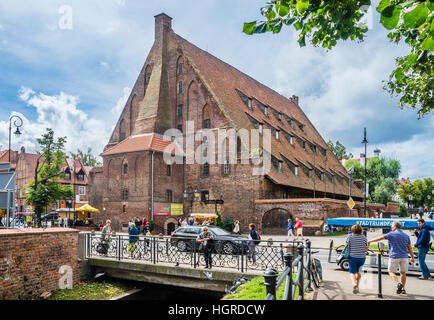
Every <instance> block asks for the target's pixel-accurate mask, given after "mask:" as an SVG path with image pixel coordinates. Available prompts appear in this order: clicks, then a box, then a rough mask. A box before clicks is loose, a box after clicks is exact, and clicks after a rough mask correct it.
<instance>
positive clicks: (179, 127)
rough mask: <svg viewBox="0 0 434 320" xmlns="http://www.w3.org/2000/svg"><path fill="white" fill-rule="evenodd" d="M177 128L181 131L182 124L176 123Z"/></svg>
mask: <svg viewBox="0 0 434 320" xmlns="http://www.w3.org/2000/svg"><path fill="white" fill-rule="evenodd" d="M178 130H179V131H181V133H182V124H178Z"/></svg>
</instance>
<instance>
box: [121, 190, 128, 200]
mask: <svg viewBox="0 0 434 320" xmlns="http://www.w3.org/2000/svg"><path fill="white" fill-rule="evenodd" d="M122 201H128V190H127V189H124V190H122Z"/></svg>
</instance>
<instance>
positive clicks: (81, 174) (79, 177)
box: [77, 173, 84, 181]
mask: <svg viewBox="0 0 434 320" xmlns="http://www.w3.org/2000/svg"><path fill="white" fill-rule="evenodd" d="M77 180H78V181H84V174H83V173H79V174H78V175H77Z"/></svg>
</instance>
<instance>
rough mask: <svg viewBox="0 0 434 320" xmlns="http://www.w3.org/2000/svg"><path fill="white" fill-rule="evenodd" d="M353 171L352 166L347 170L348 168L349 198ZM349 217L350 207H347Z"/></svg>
mask: <svg viewBox="0 0 434 320" xmlns="http://www.w3.org/2000/svg"><path fill="white" fill-rule="evenodd" d="M353 173H354V166H352V167H351V168H350V169H349V170H348V174H349V178H348V179H349V182H348V185H349V189H350V190H349V193H350V197H349V199H351V179H352V174H353ZM348 216H349V217H351V208H349V215H348Z"/></svg>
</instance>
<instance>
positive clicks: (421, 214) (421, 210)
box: [418, 206, 423, 219]
mask: <svg viewBox="0 0 434 320" xmlns="http://www.w3.org/2000/svg"><path fill="white" fill-rule="evenodd" d="M418 214H419V217H420V218H421V219H423V207H422V206H420V207H419V212H418Z"/></svg>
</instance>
